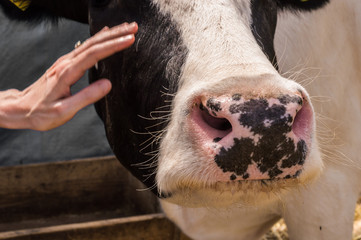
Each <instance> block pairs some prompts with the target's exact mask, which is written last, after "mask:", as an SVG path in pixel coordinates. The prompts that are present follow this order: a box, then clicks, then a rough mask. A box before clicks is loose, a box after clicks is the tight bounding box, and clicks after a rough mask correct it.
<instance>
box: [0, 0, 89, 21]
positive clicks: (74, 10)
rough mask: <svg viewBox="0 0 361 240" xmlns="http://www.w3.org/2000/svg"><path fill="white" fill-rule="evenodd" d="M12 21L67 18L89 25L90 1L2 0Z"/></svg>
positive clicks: (0, 0) (1, 2)
mask: <svg viewBox="0 0 361 240" xmlns="http://www.w3.org/2000/svg"><path fill="white" fill-rule="evenodd" d="M0 7H1V8H2V9H3V11H4V14H5V15H6V16H7V17H9V18H10V19H14V20H20V21H27V22H30V23H31V22H38V21H43V20H51V21H56V20H57V19H58V18H67V19H71V20H74V21H77V22H82V23H88V0H0Z"/></svg>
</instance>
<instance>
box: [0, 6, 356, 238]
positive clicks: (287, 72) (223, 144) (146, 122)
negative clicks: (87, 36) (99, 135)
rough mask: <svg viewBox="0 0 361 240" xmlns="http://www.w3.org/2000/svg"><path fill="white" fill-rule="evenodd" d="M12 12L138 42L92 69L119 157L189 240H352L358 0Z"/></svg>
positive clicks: (8, 9)
mask: <svg viewBox="0 0 361 240" xmlns="http://www.w3.org/2000/svg"><path fill="white" fill-rule="evenodd" d="M0 4H1V6H2V8H3V10H4V12H5V14H7V16H8V17H9V18H11V19H14V20H18V21H27V22H31V23H35V24H36V23H37V22H41V21H56V20H57V19H58V18H61V17H63V18H68V19H72V20H75V21H78V22H83V23H87V24H89V27H90V33H91V35H94V34H95V33H97V32H98V31H100V30H101V29H102V28H103V27H104V26H109V27H111V26H115V25H117V24H119V23H122V22H133V21H136V22H137V23H138V24H139V32H138V34H137V36H136V41H135V44H134V45H133V46H132V47H131V48H129V49H127V50H125V51H123V52H121V53H117V54H115V55H113V56H111V57H109V58H107V59H105V60H102V61H99V62H98V63H97V64H96V65H95V66H94V67H93V68H92V69H91V70H90V71H89V79H90V82H93V81H95V80H97V79H99V78H108V79H110V80H111V81H112V85H113V90H112V91H111V92H110V94H109V95H107V96H106V97H105V98H104V99H102V100H101V101H99V102H98V103H96V105H95V107H96V110H97V112H98V114H99V116H100V118H101V119H102V120H103V122H104V125H105V130H106V134H107V138H108V141H109V144H110V146H111V148H112V150H113V151H114V153H115V155H116V156H117V158H118V159H119V160H120V162H121V163H122V164H123V165H124V166H125V167H126V168H128V169H129V171H131V172H132V174H133V175H134V176H136V177H137V178H138V179H140V180H141V181H142V182H143V183H144V184H145V185H146V186H147V187H148V189H149V190H150V191H153V192H154V193H155V194H157V196H158V197H159V198H160V202H161V205H162V208H163V210H164V212H165V213H166V215H167V216H168V217H169V219H171V220H172V221H173V222H175V223H176V224H177V225H178V226H179V227H180V228H181V229H182V231H183V232H184V233H185V234H187V235H188V236H189V237H191V238H192V239H260V238H261V237H262V235H263V234H264V233H266V232H267V230H268V229H269V228H270V227H271V226H272V225H273V224H274V223H275V222H276V221H278V220H279V219H280V218H284V220H285V223H286V225H287V227H288V234H289V236H290V239H293V240H297V239H298V240H301V239H303V240H304V239H328V240H329V239H351V237H352V225H353V216H354V209H355V204H356V201H357V199H358V195H359V191H360V187H361V186H360V183H361V181H360V177H361V174H360V166H361V165H360V164H361V159H360V156H359V153H358V151H357V148H358V146H359V145H360V144H361V141H360V140H359V139H360V136H361V128H360V127H359V126H358V122H360V121H361V112H360V109H361V106H360V104H361V82H360V79H361V72H360V70H359V65H360V57H361V55H360V54H361V52H360V48H359V46H360V44H361V17H360V16H361V15H360V13H361V2H360V1H358V0H205V1H200V0H173V1H171V0H52V1H43V0H31V1H30V0H21V1H14V0H11V1H9V0H1V1H0Z"/></svg>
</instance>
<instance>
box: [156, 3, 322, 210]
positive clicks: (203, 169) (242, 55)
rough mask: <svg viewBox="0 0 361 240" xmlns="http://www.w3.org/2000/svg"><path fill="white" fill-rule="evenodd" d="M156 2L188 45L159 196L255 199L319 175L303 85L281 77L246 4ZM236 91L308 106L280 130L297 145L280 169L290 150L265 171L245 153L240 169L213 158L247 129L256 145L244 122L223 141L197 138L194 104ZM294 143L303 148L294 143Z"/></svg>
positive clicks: (161, 162) (194, 201)
mask: <svg viewBox="0 0 361 240" xmlns="http://www.w3.org/2000/svg"><path fill="white" fill-rule="evenodd" d="M154 4H155V5H156V6H158V7H159V9H160V11H161V12H162V14H164V15H170V16H171V18H172V21H173V22H174V23H175V24H176V26H178V28H179V30H180V34H181V37H182V40H183V42H184V44H185V46H186V47H187V49H188V55H187V59H186V61H185V64H184V66H183V73H182V77H181V79H180V83H179V90H178V92H177V94H176V96H175V98H174V100H173V111H172V116H171V121H170V123H169V125H168V127H167V132H166V134H165V136H164V138H163V140H162V142H161V146H160V154H159V159H158V169H157V175H156V181H157V187H158V190H159V192H160V193H161V195H162V196H163V197H166V198H167V199H168V200H169V201H172V202H175V203H177V204H180V205H187V206H220V205H222V206H225V205H229V204H232V203H236V202H239V201H243V202H249V201H253V202H254V201H257V199H259V198H260V197H261V198H262V199H263V200H264V197H265V196H270V193H272V194H271V195H274V196H276V195H277V194H278V193H279V192H280V191H282V189H287V188H289V187H295V186H299V185H302V184H303V183H305V182H306V181H308V180H310V179H313V178H314V177H315V176H317V175H318V173H319V172H320V169H321V168H322V161H321V158H320V156H319V152H318V147H317V142H316V140H315V139H314V136H313V134H314V128H315V126H314V117H313V115H312V105H311V103H310V101H309V98H308V96H307V93H306V91H305V90H304V89H303V88H302V87H301V86H300V85H298V84H296V83H295V82H293V81H290V80H287V79H284V78H282V77H281V76H279V74H278V72H277V71H276V70H275V68H274V67H273V66H272V64H271V62H270V61H269V59H267V57H266V55H265V54H264V53H263V52H262V50H261V48H260V47H259V45H258V44H257V42H256V40H255V38H254V36H253V35H252V29H251V27H250V26H251V22H252V16H251V11H250V9H251V8H250V2H249V1H248V0H247V1H246V0H245V1H228V0H223V1H209V2H208V3H207V4H204V2H202V3H200V2H199V1H196V0H193V1H189V0H187V1H165V0H154ZM240 9H242V11H240ZM214 19H219V21H214ZM211 20H212V21H211ZM214 22H217V24H214ZM235 94H239V95H240V96H242V97H241V98H240V101H243V102H245V101H249V100H250V99H253V100H254V99H266V100H267V101H268V102H272V101H278V104H279V105H280V103H279V101H280V100H279V99H280V98H282V97H283V96H297V95H299V96H300V97H301V98H304V100H305V101H306V102H307V106H306V107H304V109H306V110H304V111H305V112H306V113H303V117H302V118H307V119H306V120H305V121H304V122H306V123H303V124H299V126H297V127H295V129H294V131H292V132H291V131H290V132H285V133H281V134H280V135H287V134H288V136H287V138H286V139H288V140H289V141H291V143H292V144H294V145H295V150H294V152H296V151H297V154H298V156H299V158H300V159H299V160H297V161H298V162H292V163H291V164H289V165H288V166H287V164H285V165H284V167H283V169H282V167H281V165H282V161H286V160H287V159H286V157H287V155H291V154H293V152H289V153H285V154H283V155H282V156H283V157H284V158H285V159H276V161H275V162H276V164H278V166H276V168H275V169H276V170H275V169H273V170H272V171H271V170H270V169H267V170H266V171H265V170H264V169H263V170H262V169H261V167H260V166H259V162H258V163H257V162H254V161H252V160H250V159H247V160H248V161H250V163H249V164H248V165H247V169H246V170H245V171H243V172H241V173H242V174H241V173H240V172H237V171H234V169H227V168H225V167H220V164H217V156H220V152H221V151H222V148H223V149H225V150H227V147H228V148H231V147H232V146H233V145H235V139H238V140H243V139H245V138H246V137H247V138H250V136H246V135H247V134H250V132H252V134H251V135H252V140H253V144H254V145H256V142H257V141H258V140H259V139H258V140H257V138H259V137H260V135H258V136H257V134H254V131H252V129H249V128H248V129H247V127H244V131H243V134H245V135H242V134H241V133H239V132H238V133H237V134H238V135H237V134H235V136H234V137H232V138H228V140H227V139H225V138H224V139H223V140H220V141H219V143H214V142H213V143H212V142H211V141H208V143H205V144H203V142H204V141H206V140H204V139H205V138H206V137H202V136H200V135H201V133H200V128H196V127H194V125H197V124H196V123H197V120H195V119H197V116H194V115H197V114H199V111H198V110H194V109H193V108H194V106H196V105H197V104H198V106H199V104H200V103H202V98H205V97H207V96H209V98H210V97H216V98H218V99H222V97H226V98H227V97H228V98H231V97H232V96H233V95H235ZM287 104H291V103H287ZM287 104H285V108H287V106H286V105H287ZM224 105H227V103H225V104H224ZM276 105H277V104H276ZM271 106H272V104H271V103H270V107H271ZM228 107H229V106H228ZM296 108H297V107H296ZM296 108H295V109H296ZM192 109H193V110H192ZM197 111H198V112H197ZM198 117H199V116H198ZM192 124H193V126H192ZM300 128H303V129H304V130H302V129H300ZM247 130H248V132H247ZM197 131H198V132H197ZM226 131H229V130H227V129H226ZM228 134H229V132H228V133H227V132H226V133H224V136H223V135H222V136H218V138H223V137H226V136H227V135H228ZM292 134H293V135H292ZM212 137H213V136H212ZM216 137H217V136H216ZM222 141H223V142H222ZM227 141H228V142H227ZM299 143H301V145H302V146H300V149H297V147H298V146H299ZM222 144H223V145H222ZM266 154H267V153H266ZM294 161H296V160H294ZM233 168H234V166H233ZM286 168H287V169H286ZM275 171H276V174H275V173H274V172H275ZM272 174H273V175H272Z"/></svg>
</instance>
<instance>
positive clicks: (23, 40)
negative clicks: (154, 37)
mask: <svg viewBox="0 0 361 240" xmlns="http://www.w3.org/2000/svg"><path fill="white" fill-rule="evenodd" d="M88 36H89V34H88V28H87V26H86V25H81V24H78V23H75V22H71V21H65V20H62V21H61V22H60V23H59V24H58V26H52V25H50V24H40V25H37V26H29V25H26V24H22V23H18V22H10V21H9V20H7V19H6V18H5V17H4V16H3V14H2V13H1V11H0V90H5V89H9V88H17V89H24V88H26V87H27V86H29V85H30V84H31V83H32V82H34V81H35V80H36V79H38V78H39V77H40V76H41V75H42V74H43V73H44V72H45V71H46V69H47V68H49V67H50V66H51V65H52V64H53V62H54V61H55V60H56V59H57V58H59V57H60V56H62V55H63V54H65V53H67V52H69V51H71V50H72V49H73V48H74V44H75V42H77V41H78V40H84V39H86V38H88ZM87 84H88V81H87V77H86V76H85V77H83V78H82V79H81V80H80V82H79V83H77V84H76V85H75V86H74V88H73V89H72V91H73V92H76V91H78V90H79V89H81V88H83V87H84V86H86V85H87ZM111 154H112V153H111V150H110V149H109V146H108V143H107V141H106V138H105V133H104V130H103V125H102V123H101V121H100V120H99V118H98V117H97V115H96V113H95V110H94V107H93V106H89V107H87V108H85V109H84V110H82V111H81V112H79V113H78V114H77V115H76V116H75V118H74V119H72V120H71V121H70V122H68V123H67V124H65V125H64V126H61V127H59V128H57V129H54V130H51V131H48V132H37V131H32V130H7V129H0V166H4V165H18V164H28V163H37V162H50V161H59V160H70V159H74V158H85V157H94V156H105V155H111Z"/></svg>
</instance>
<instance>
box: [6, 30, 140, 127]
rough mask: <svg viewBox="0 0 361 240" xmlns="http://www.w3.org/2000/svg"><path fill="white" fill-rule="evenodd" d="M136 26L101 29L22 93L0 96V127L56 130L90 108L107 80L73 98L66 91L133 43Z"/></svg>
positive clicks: (101, 94) (104, 91)
mask: <svg viewBox="0 0 361 240" xmlns="http://www.w3.org/2000/svg"><path fill="white" fill-rule="evenodd" d="M137 31H138V25H137V24H136V23H131V24H127V23H125V24H122V25H119V26H116V27H113V28H110V29H109V28H108V27H105V28H103V29H102V30H101V31H100V32H98V33H97V34H95V35H94V36H93V37H91V38H89V39H88V40H87V41H85V42H84V43H83V44H81V45H80V46H79V47H77V48H76V49H74V50H73V51H72V52H70V53H68V54H66V55H64V56H62V57H61V58H59V59H58V60H57V61H56V62H55V63H54V64H53V65H52V66H51V67H50V68H49V69H48V70H47V71H46V73H45V74H44V75H43V76H42V77H41V78H40V79H38V80H37V81H36V82H35V83H33V84H32V85H31V86H29V87H28V88H26V89H25V90H24V91H18V90H15V89H11V90H7V91H3V92H0V127H4V128H12V129H34V130H40V131H46V130H50V129H52V128H55V127H58V126H60V125H62V124H64V123H66V122H67V121H69V120H70V119H71V118H73V117H74V115H75V114H76V113H77V112H78V111H79V110H80V109H82V108H84V107H86V106H87V105H89V104H92V103H94V102H96V101H98V100H100V99H101V98H103V97H104V96H105V95H106V94H108V93H109V91H110V89H111V83H110V81H109V80H108V79H100V80H98V81H96V82H94V83H92V84H91V85H89V86H87V87H86V88H84V89H82V90H81V91H80V92H78V93H76V94H75V95H71V92H70V87H71V86H72V85H73V84H75V83H76V82H77V81H78V80H79V79H80V78H81V77H82V76H83V75H84V73H85V72H86V71H87V69H89V68H91V67H92V66H94V65H95V64H96V63H97V62H98V61H99V60H101V59H104V58H106V57H108V56H110V55H112V54H114V53H116V52H119V51H121V50H123V49H126V48H127V47H129V46H131V45H132V44H133V43H134V38H135V37H134V34H135V33H136V32H137Z"/></svg>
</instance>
